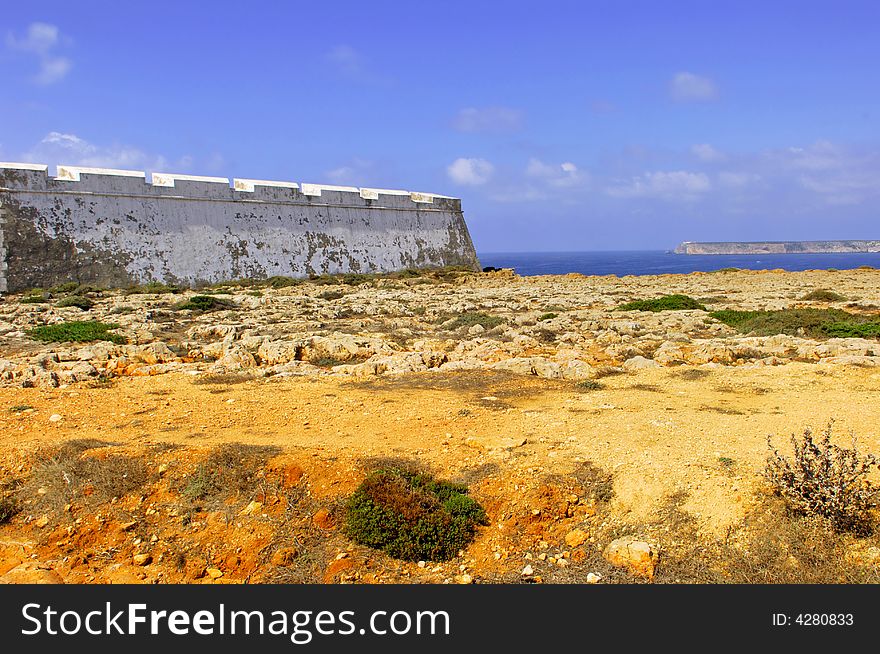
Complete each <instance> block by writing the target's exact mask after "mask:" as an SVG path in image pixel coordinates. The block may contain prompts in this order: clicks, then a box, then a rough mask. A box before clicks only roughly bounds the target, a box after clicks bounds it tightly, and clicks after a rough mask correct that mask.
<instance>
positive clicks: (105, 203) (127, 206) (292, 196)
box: [0, 163, 479, 292]
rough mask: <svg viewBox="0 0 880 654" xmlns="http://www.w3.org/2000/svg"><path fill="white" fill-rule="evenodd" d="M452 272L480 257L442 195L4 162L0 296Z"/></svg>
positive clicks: (456, 206) (454, 204)
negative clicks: (72, 284) (68, 287)
mask: <svg viewBox="0 0 880 654" xmlns="http://www.w3.org/2000/svg"><path fill="white" fill-rule="evenodd" d="M448 265H456V266H466V267H469V268H473V269H477V268H478V267H479V262H478V261H477V257H476V253H475V251H474V247H473V243H472V242H471V238H470V235H469V233H468V230H467V226H466V224H465V222H464V216H463V214H462V210H461V201H460V200H459V199H457V198H451V197H448V196H444V195H437V194H432V193H413V192H409V191H395V190H388V189H372V188H359V187H354V186H334V185H323V184H309V183H295V182H288V181H270V180H257V179H234V180H232V183H230V180H229V179H227V178H224V177H203V176H196V175H178V174H170V173H153V174H152V175H151V178H150V180H149V181H147V176H146V174H145V173H144V172H141V171H131V170H112V169H103V168H89V167H81V166H58V169H57V173H56V176H55V177H50V176H49V174H48V167H47V166H42V165H37V164H14V163H0V292H3V291H7V290H8V291H10V292H12V291H17V290H22V289H26V288H32V287H46V286H52V285H55V284H58V283H63V282H65V281H79V282H81V283H89V284H97V285H104V286H128V285H131V284H140V283H145V282H149V281H164V282H177V283H199V282H217V281H222V280H227V279H236V278H261V277H270V276H273V275H287V276H291V277H306V276H308V275H313V274H323V273H342V272H391V271H394V270H400V269H404V268H412V267H435V266H448Z"/></svg>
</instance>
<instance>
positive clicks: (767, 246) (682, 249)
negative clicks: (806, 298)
mask: <svg viewBox="0 0 880 654" xmlns="http://www.w3.org/2000/svg"><path fill="white" fill-rule="evenodd" d="M811 252H880V241H755V242H751V243H750V242H741V241H728V242H719V243H697V242H694V241H685V242H684V243H682V244H681V245H679V246H678V247H677V248H675V253H676V254H806V253H811Z"/></svg>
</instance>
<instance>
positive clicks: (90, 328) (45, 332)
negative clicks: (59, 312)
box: [26, 320, 126, 344]
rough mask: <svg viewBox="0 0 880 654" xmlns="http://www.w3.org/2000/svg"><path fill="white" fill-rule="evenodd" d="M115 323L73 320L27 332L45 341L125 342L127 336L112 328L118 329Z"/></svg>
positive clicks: (33, 337)
mask: <svg viewBox="0 0 880 654" xmlns="http://www.w3.org/2000/svg"><path fill="white" fill-rule="evenodd" d="M118 328H119V325H117V324H115V323H103V322H98V321H97V320H73V321H71V322H63V323H59V324H57V325H42V326H40V327H34V328H33V329H30V330H28V331H27V332H26V334H27V335H28V336H30V337H31V338H32V339H34V340H36V341H43V342H45V343H91V342H92V341H110V342H111V343H119V344H124V343H125V342H126V340H125V337H124V336H122V335H120V334H114V333H112V332H111V331H110V330H111V329H118Z"/></svg>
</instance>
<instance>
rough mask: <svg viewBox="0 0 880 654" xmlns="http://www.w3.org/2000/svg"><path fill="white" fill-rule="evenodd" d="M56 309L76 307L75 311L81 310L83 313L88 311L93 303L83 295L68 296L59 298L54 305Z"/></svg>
mask: <svg viewBox="0 0 880 654" xmlns="http://www.w3.org/2000/svg"><path fill="white" fill-rule="evenodd" d="M55 306H56V307H76V308H77V309H82V310H83V311H88V310H89V309H91V308H92V307H93V306H95V303H94V302H92V301H91V300H90V299H89V298H87V297H85V296H84V295H68V296H67V297H64V298H61V299H60V300H58V302H56V303H55Z"/></svg>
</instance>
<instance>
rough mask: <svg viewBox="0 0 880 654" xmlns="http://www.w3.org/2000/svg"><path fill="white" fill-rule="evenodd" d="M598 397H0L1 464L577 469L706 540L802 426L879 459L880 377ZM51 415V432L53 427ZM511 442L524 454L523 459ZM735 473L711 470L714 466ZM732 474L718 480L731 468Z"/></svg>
mask: <svg viewBox="0 0 880 654" xmlns="http://www.w3.org/2000/svg"><path fill="white" fill-rule="evenodd" d="M602 384H603V385H604V388H602V389H600V390H593V391H586V390H581V389H580V388H579V387H578V386H577V385H576V384H573V383H567V382H562V381H551V380H542V379H536V378H529V377H522V376H517V375H507V374H499V373H489V372H461V373H445V374H444V373H433V374H431V373H418V374H411V375H403V376H398V377H395V378H389V379H381V380H371V381H367V382H352V381H344V380H338V379H334V378H318V379H316V378H295V379H291V378H288V379H281V380H273V381H271V382H266V381H251V382H245V383H240V384H233V385H228V386H213V385H197V384H194V383H192V380H191V379H188V378H187V377H185V376H180V375H164V376H158V377H141V378H136V377H135V378H123V379H120V380H119V382H118V383H116V384H114V385H113V386H111V387H108V388H88V387H76V388H69V389H64V390H59V389H53V390H43V389H12V388H2V389H0V406H6V407H12V406H17V405H29V406H32V407H33V408H34V411H28V412H24V413H11V412H9V411H8V410H7V411H3V412H2V413H0V433H2V445H3V450H4V452H6V456H7V457H10V456H12V455H13V453H16V452H18V453H22V454H23V453H25V452H28V451H33V450H35V449H37V448H41V447H45V446H48V445H53V444H58V443H60V442H63V441H66V440H69V439H74V438H97V439H102V440H107V441H112V442H114V443H119V444H121V445H128V446H134V445H148V444H151V443H156V442H168V443H177V444H181V445H186V446H200V447H205V446H212V445H217V444H220V443H226V442H242V443H248V444H256V445H276V446H279V447H281V448H282V449H283V450H285V451H287V452H291V453H295V454H297V455H298V456H307V457H316V458H319V459H330V458H333V459H336V458H341V459H343V460H346V461H352V462H356V461H358V460H359V459H362V458H364V457H371V456H397V457H403V458H415V459H420V460H423V461H425V462H427V463H429V464H430V465H431V466H432V467H433V468H435V469H436V470H437V471H438V472H439V473H441V474H444V475H446V476H450V477H454V476H456V475H457V474H459V473H461V472H462V471H463V470H466V469H468V468H473V467H475V466H479V465H481V464H484V463H486V462H497V463H500V464H501V465H502V466H503V467H504V468H509V469H511V470H515V471H520V472H521V471H531V472H546V473H565V472H568V471H569V470H570V469H571V468H572V467H573V465H575V464H576V463H578V462H581V461H585V460H588V461H591V462H593V463H594V464H595V465H597V466H599V467H601V468H603V469H606V470H608V471H610V472H613V473H614V478H615V481H614V491H615V500H614V502H613V508H614V510H615V511H617V512H619V513H621V514H622V515H625V516H627V518H630V519H632V520H633V521H639V520H644V519H646V518H648V517H650V515H651V512H652V511H653V510H655V509H656V508H657V506H658V503H660V502H662V500H663V499H664V498H665V497H666V496H668V495H669V494H671V493H673V492H675V491H678V490H686V491H688V492H689V494H690V499H689V501H688V503H687V505H686V508H687V509H688V510H690V511H691V512H693V513H694V514H695V515H696V516H697V517H698V518H699V519H700V520H701V522H702V524H703V528H704V529H706V530H709V531H712V532H719V531H721V530H723V529H725V528H726V527H727V526H728V525H729V524H731V523H732V522H735V521H737V520H739V519H740V518H741V517H742V512H743V507H744V504H745V503H746V502H747V501H748V497H749V496H750V493H751V491H752V490H753V486H754V484H755V483H756V481H757V476H756V473H757V472H758V471H759V470H760V469H761V467H762V465H763V462H764V460H765V458H766V455H767V451H768V450H767V443H766V439H767V436H768V435H773V436H774V437H775V442H776V443H777V444H778V445H780V446H783V445H785V446H787V442H786V441H787V439H788V436H789V435H790V434H791V433H792V432H794V431H800V430H802V429H803V428H805V427H807V426H812V427H814V428H815V429H819V428H821V427H823V426H824V425H825V424H826V423H827V422H828V420H830V419H834V420H835V421H836V430H837V431H839V432H841V433H846V432H847V431H850V430H851V431H852V432H854V433H855V434H857V435H858V438H859V442H860V443H861V445H862V447H863V448H867V449H868V450H873V451H877V450H878V449H880V432H878V431H877V422H876V407H877V405H878V404H877V402H878V399H880V373H878V372H875V371H874V370H872V369H864V368H857V367H830V366H829V367H826V366H816V365H811V364H790V365H787V366H781V367H772V368H770V367H768V368H759V369H743V368H732V367H728V368H719V369H715V370H711V371H710V370H707V371H705V373H704V374H703V375H701V376H700V377H699V378H698V379H692V380H688V379H683V378H682V376H681V373H680V370H678V371H677V369H665V368H663V369H652V370H642V371H635V372H630V373H627V374H626V375H615V376H610V377H606V378H604V379H603V380H602ZM52 415H60V416H62V419H61V420H60V421H58V422H50V421H49V418H50V416H52ZM520 443H523V444H521V445H520ZM725 460H732V461H733V463H732V464H730V463H728V464H727V465H722V463H720V462H724V461H725ZM731 467H732V468H733V469H734V470H735V474H734V475H731V474H730V468H731Z"/></svg>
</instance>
